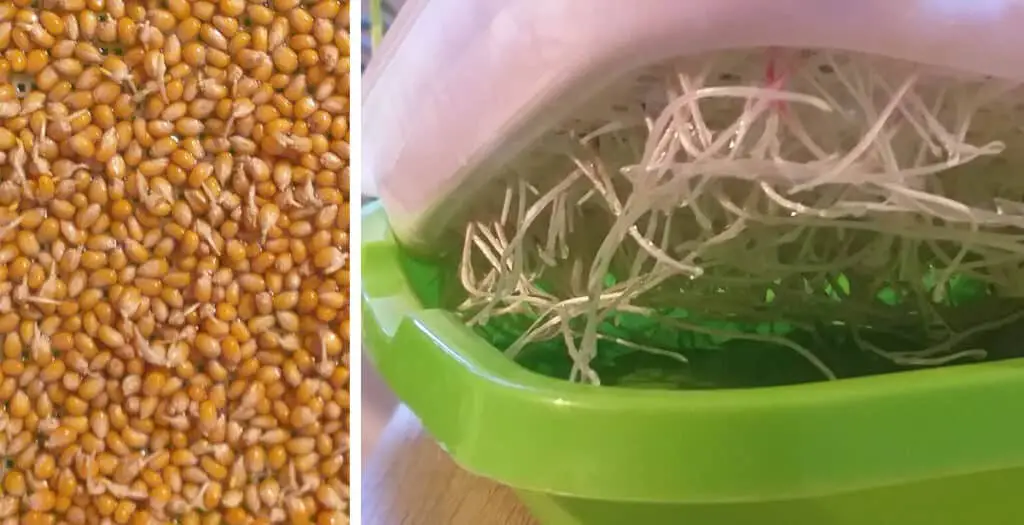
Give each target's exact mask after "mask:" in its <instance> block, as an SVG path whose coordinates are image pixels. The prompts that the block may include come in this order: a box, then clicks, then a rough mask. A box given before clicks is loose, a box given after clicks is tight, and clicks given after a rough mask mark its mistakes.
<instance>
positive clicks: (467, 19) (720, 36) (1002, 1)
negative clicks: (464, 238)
mask: <svg viewBox="0 0 1024 525" xmlns="http://www.w3.org/2000/svg"><path fill="white" fill-rule="evenodd" d="M1021 27H1024V3H1022V2H1019V1H1012V0H901V1H893V0H858V1H849V0H687V1H679V0H635V1H629V2H624V1H622V0H551V1H538V0H475V1H473V2H466V1H465V0H413V1H411V2H409V4H408V5H407V6H406V7H405V8H404V9H403V11H402V12H401V14H400V15H399V16H398V19H397V20H396V22H395V25H394V26H392V28H391V29H390V31H389V32H388V35H387V37H386V38H385V40H384V43H383V44H382V47H381V49H380V50H379V51H378V52H377V55H376V56H375V57H374V60H373V61H372V63H371V64H370V66H369V69H368V70H367V73H366V76H365V80H364V94H363V95H364V106H363V107H364V110H363V111H364V113H363V115H364V122H363V139H364V140H363V154H364V155H363V166H364V168H363V177H364V181H365V184H366V186H365V187H366V188H369V189H375V190H376V192H377V193H379V195H380V196H381V198H382V199H383V201H384V203H385V206H386V208H387V210H388V214H389V216H390V217H391V219H392V223H393V226H394V227H395V230H396V233H397V234H398V236H399V237H400V238H401V239H402V240H403V242H404V243H405V244H406V245H408V246H410V247H413V248H417V247H420V248H430V247H431V245H432V243H433V242H434V240H436V239H437V238H438V237H440V236H442V235H443V234H444V233H445V232H446V231H447V229H446V227H447V226H448V225H449V224H450V222H451V221H453V220H454V219H455V218H456V217H457V216H458V214H459V213H460V211H461V210H462V206H461V204H462V203H465V202H468V201H469V199H471V197H472V195H473V192H474V191H477V190H478V189H479V188H480V187H482V186H485V185H486V183H487V182H488V181H489V180H490V179H489V177H493V176H494V175H495V174H497V173H498V171H499V169H500V167H501V166H503V165H505V164H506V163H507V162H508V160H509V159H512V158H515V157H516V156H517V155H518V154H519V153H520V152H521V151H522V150H523V149H524V148H525V147H526V146H528V145H529V144H530V143H532V142H533V141H535V140H536V139H537V138H538V137H539V136H540V135H541V134H542V133H543V132H544V131H546V130H548V129H550V127H551V126H552V125H553V124H554V123H556V122H559V121H561V120H563V119H564V118H565V117H566V116H567V115H572V114H573V111H574V110H576V109H577V107H578V106H579V104H580V103H581V102H584V101H586V100H587V98H588V96H589V95H591V94H594V93H597V92H599V91H600V90H601V89H602V88H603V87H604V86H606V85H609V84H611V83H612V82H613V81H614V80H615V79H616V78H619V77H621V76H623V75H628V74H630V72H632V71H635V70H637V69H639V68H642V67H645V66H647V65H650V64H654V63H657V62H660V61H662V60H665V59H668V58H672V57H677V56H681V55H691V54H698V53H703V52H708V51H714V50H721V49H728V48H749V47H761V46H780V47H799V48H831V49H841V50H849V51H857V52H862V53H871V54H878V55H885V56H890V57H894V58H899V59H907V60H911V61H914V62H919V63H923V64H931V65H936V66H943V67H949V68H953V69H957V70H962V71H965V72H972V73H978V74H986V75H993V76H998V77H1005V78H1015V79H1021V78H1024V31H1021V30H1020V28H1021Z"/></svg>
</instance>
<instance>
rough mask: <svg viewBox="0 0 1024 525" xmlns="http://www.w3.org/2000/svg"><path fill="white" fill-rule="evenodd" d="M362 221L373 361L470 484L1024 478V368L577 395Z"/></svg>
mask: <svg viewBox="0 0 1024 525" xmlns="http://www.w3.org/2000/svg"><path fill="white" fill-rule="evenodd" d="M361 215H362V217H361V220H362V227H361V234H362V239H361V256H362V284H363V286H362V290H361V291H360V293H361V308H362V323H363V341H364V343H365V344H364V349H365V350H366V355H367V357H368V358H369V360H370V361H371V362H372V363H373V364H374V366H375V367H376V368H377V370H378V371H379V373H380V374H381V375H382V376H383V377H384V380H385V381H386V382H387V383H388V384H389V386H390V387H391V388H392V389H393V390H394V391H395V392H396V393H397V395H398V396H399V398H400V399H401V400H402V401H403V402H404V403H405V404H406V405H408V406H409V407H410V409H411V410H412V411H413V412H414V413H415V414H416V415H417V416H418V417H419V418H420V419H421V421H422V422H423V425H424V427H425V428H426V429H427V431H428V432H430V434H431V435H432V436H433V437H434V438H435V439H437V440H438V442H439V443H440V444H441V446H442V447H443V448H444V449H445V450H446V451H447V452H448V453H449V454H450V455H451V456H452V457H453V459H454V460H455V461H456V462H457V463H458V464H459V465H460V466H462V467H463V468H465V469H466V470H469V471H470V472H473V473H476V474H479V475H482V476H485V477H488V478H491V479H493V480H496V481H498V482H501V483H504V484H506V485H509V486H511V487H513V488H516V489H520V490H529V491H536V492H544V493H551V494H557V495H564V496H573V497H580V498H591V499H601V500H612V501H641V502H658V503H726V502H743V501H768V500H786V499H797V498H809V497H816V496H826V495H831V494H837V493H841V492H851V491H858V490H866V489H874V488H878V487H884V486H892V485H899V484H906V483H913V482H915V481H923V480H932V479H936V478H943V477H953V476H959V475H965V474H972V473H978V472H985V471H992V470H999V469H1009V468H1019V467H1024V421H1022V418H1020V416H1019V415H1020V414H1022V413H1024V359H1015V360H1007V361H1000V362H994V363H980V364H971V365H961V366H955V367H946V368H939V369H932V370H918V371H908V372H900V373H895V374H887V375H880V376H872V377H864V378H855V379H843V380H839V381H833V382H821V383H812V384H803V385H794V386H780V387H768V388H756V389H728V390H712V391H685V392H682V391H669V390H664V391H659V390H640V389H637V390H632V389H621V388H602V387H593V386H589V385H581V384H573V383H569V382H568V381H560V380H557V379H552V378H548V377H545V376H542V375H540V374H537V373H534V372H532V371H529V370H527V369H525V368H523V367H520V366H519V365H517V364H515V363H514V362H512V361H510V360H508V359H507V358H505V357H504V356H503V355H502V354H501V352H500V351H498V350H497V349H496V348H494V347H493V346H491V345H490V344H489V343H488V342H487V341H485V340H483V339H482V338H481V337H479V336H478V335H477V334H476V333H474V332H473V331H472V330H470V329H469V328H468V327H466V326H465V325H464V324H462V323H461V322H460V321H459V320H458V319H457V318H456V317H455V316H454V315H453V314H451V313H449V312H445V311H441V310H431V309H427V308H425V307H424V306H423V305H422V304H421V303H420V302H419V300H418V299H417V297H416V295H415V294H414V292H413V291H412V288H411V287H410V285H409V283H408V281H407V280H406V276H405V274H404V272H403V271H402V268H401V266H400V264H399V260H398V256H397V254H398V252H397V250H398V244H397V242H396V240H395V239H394V237H393V236H392V234H391V231H390V229H389V227H388V222H387V216H386V213H385V211H384V210H383V208H382V207H381V206H380V205H379V204H377V203H372V204H369V205H366V206H364V208H363V210H362V214H361Z"/></svg>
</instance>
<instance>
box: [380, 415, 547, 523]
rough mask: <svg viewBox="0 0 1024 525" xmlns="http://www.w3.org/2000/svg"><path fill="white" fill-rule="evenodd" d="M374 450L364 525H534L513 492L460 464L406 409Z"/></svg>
mask: <svg viewBox="0 0 1024 525" xmlns="http://www.w3.org/2000/svg"><path fill="white" fill-rule="evenodd" d="M372 448H373V452H372V453H371V454H370V457H369V459H368V460H367V461H366V462H364V464H363V491H362V494H363V496H362V497H363V501H362V508H363V524H364V525H536V521H534V520H533V518H531V517H530V515H529V513H528V512H527V511H526V509H525V508H524V507H523V506H522V505H521V504H520V503H519V501H518V500H517V499H516V496H515V494H514V493H513V492H512V491H511V490H509V489H507V488H505V487H502V486H500V485H498V484H496V483H493V482H491V481H488V480H485V479H481V478H479V477H476V476H473V475H472V474H469V473H467V472H465V471H463V470H462V469H460V468H459V467H458V466H456V465H455V463H454V462H452V460H451V458H449V457H448V455H447V454H446V453H445V452H444V451H442V450H441V449H440V448H439V447H438V446H437V444H436V443H435V442H434V440H433V439H431V438H430V436H429V435H427V434H426V433H425V432H424V431H423V428H422V426H421V425H420V423H419V421H418V420H417V419H416V416H415V415H413V414H412V413H411V412H410V411H409V410H408V409H407V408H405V407H404V406H401V405H400V406H399V407H398V408H397V410H396V411H395V412H394V415H393V416H392V417H391V419H390V421H389V422H388V424H387V426H386V427H384V429H383V430H382V432H381V433H380V437H379V440H378V442H377V443H374V444H372Z"/></svg>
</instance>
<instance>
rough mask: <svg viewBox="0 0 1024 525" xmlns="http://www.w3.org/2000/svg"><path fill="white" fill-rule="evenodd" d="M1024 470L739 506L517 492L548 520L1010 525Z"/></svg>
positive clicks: (572, 523) (587, 523) (1015, 518)
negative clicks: (618, 500)
mask: <svg viewBox="0 0 1024 525" xmlns="http://www.w3.org/2000/svg"><path fill="white" fill-rule="evenodd" d="M1020 487H1024V469H1008V470H1002V471H997V472H988V473H984V474H975V475H971V476H960V477H956V478H945V479H940V480H932V481H927V482H920V483H911V484H907V485H902V486H893V487H885V488H879V489H872V490H866V491H859V492H852V493H849V494H841V495H833V496H826V497H817V498H807V499H802V500H795V501H774V502H760V503H742V504H741V503H736V504H705V505H698V504H688V505H687V504H670V503H664V504H651V503H625V502H616V501H598V500H586V499H579V498H569V497H560V496H555V495H551V494H545V493H540V492H529V491H517V494H518V495H519V498H520V499H521V500H522V501H523V503H524V504H525V505H526V506H527V508H529V509H530V512H531V513H532V514H533V515H534V516H535V517H536V518H537V519H538V521H539V522H540V523H541V525H624V524H628V523H636V524H641V525H1004V524H1006V525H1011V524H1016V523H1022V522H1024V516H1022V513H1024V502H1022V501H1021V497H1020Z"/></svg>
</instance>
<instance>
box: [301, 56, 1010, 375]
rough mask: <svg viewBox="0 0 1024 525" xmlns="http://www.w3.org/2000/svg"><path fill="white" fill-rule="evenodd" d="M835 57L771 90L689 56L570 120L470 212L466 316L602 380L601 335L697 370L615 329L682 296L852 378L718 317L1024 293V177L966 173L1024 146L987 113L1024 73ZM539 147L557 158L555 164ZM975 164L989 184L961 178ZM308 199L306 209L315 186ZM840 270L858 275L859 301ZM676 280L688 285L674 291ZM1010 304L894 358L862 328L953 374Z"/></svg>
mask: <svg viewBox="0 0 1024 525" xmlns="http://www.w3.org/2000/svg"><path fill="white" fill-rule="evenodd" d="M730 56H733V57H734V58H736V59H737V60H735V61H734V62H735V63H738V64H739V66H737V67H742V66H743V65H744V64H747V66H748V67H749V68H750V69H751V70H752V71H759V70H761V71H763V61H764V60H765V58H764V55H763V54H762V55H758V54H757V53H754V54H747V55H743V54H742V53H740V52H737V53H735V54H733V55H730ZM769 56H771V54H769ZM823 56H824V64H825V65H827V66H828V68H827V69H825V68H824V66H822V68H821V69H819V67H818V65H819V64H822V62H821V61H793V63H787V67H789V68H790V69H789V70H787V71H785V72H784V73H783V75H782V77H780V78H781V79H776V80H775V81H773V82H771V83H767V84H770V85H767V86H759V85H721V84H719V85H712V84H710V83H711V82H712V81H714V79H718V78H725V76H723V75H721V73H722V71H721V70H719V69H716V68H717V67H719V66H721V64H724V63H725V62H726V61H725V60H724V59H723V60H721V61H720V62H719V61H717V59H711V60H708V59H707V58H704V59H695V60H690V61H688V62H683V63H682V64H681V65H679V66H678V67H677V66H671V67H667V68H662V69H659V70H658V71H657V73H658V74H659V75H662V77H663V79H664V82H662V83H661V84H660V85H659V87H651V84H652V83H647V84H643V85H639V84H638V86H639V87H637V86H627V87H628V89H627V90H626V91H624V92H625V93H627V100H626V103H625V104H624V103H623V100H622V99H621V98H618V99H615V100H616V104H617V105H618V106H630V104H632V105H631V106H630V107H628V108H627V109H621V108H616V109H614V110H607V108H602V109H601V110H596V111H595V115H597V116H595V117H594V118H592V119H591V120H587V119H586V118H585V117H589V116H592V115H584V117H581V118H580V119H577V120H575V121H573V122H571V123H570V124H569V125H568V128H565V129H562V128H559V129H556V130H555V131H554V132H553V133H552V134H551V136H550V137H549V138H550V140H549V141H547V143H546V144H544V145H543V148H538V150H537V151H535V152H532V158H531V159H530V162H536V164H530V165H529V166H527V165H526V164H525V162H526V161H524V164H523V166H522V167H521V166H519V165H518V164H516V165H513V166H510V168H509V171H510V172H511V173H510V174H509V175H510V176H509V177H507V178H504V179H503V180H506V181H509V182H508V183H507V185H505V186H503V187H501V188H500V191H496V192H495V199H494V201H493V202H490V203H489V206H484V207H482V209H484V210H487V211H484V212H481V215H479V216H474V217H473V218H472V219H471V220H470V221H468V222H467V224H466V225H465V230H464V238H463V244H462V253H461V257H460V261H459V273H458V281H459V283H460V284H461V286H462V288H463V290H464V291H465V292H466V294H467V298H466V300H465V301H464V302H463V304H462V305H461V306H460V307H459V308H460V311H461V312H462V313H463V315H464V316H465V318H466V320H467V322H468V323H469V324H470V325H483V324H486V323H488V322H489V321H490V320H491V319H494V318H495V317H498V316H504V315H520V316H526V317H527V318H529V319H530V320H531V322H530V323H529V325H528V326H524V328H523V330H524V331H523V332H522V333H520V334H519V336H518V339H517V340H516V341H515V342H513V343H512V344H511V345H509V346H508V347H507V348H506V354H507V355H509V356H510V357H513V358H515V357H516V356H518V355H519V354H520V353H521V352H522V350H524V349H525V348H526V347H527V346H529V345H531V344H535V343H538V342H542V341H560V342H561V343H563V344H564V346H565V348H566V351H567V352H568V354H569V357H570V359H571V360H572V372H571V377H570V379H571V380H574V381H585V382H590V383H594V384H599V383H600V382H601V379H600V377H599V376H598V374H597V372H596V371H595V370H594V369H593V367H592V362H593V359H594V358H595V357H596V355H597V347H598V343H599V342H600V341H604V342H607V343H614V344H617V345H619V346H620V347H624V348H628V349H632V350H636V351H641V352H647V353H651V354H655V355H661V356H664V357H666V358H668V359H673V360H676V361H678V362H681V363H685V362H686V361H687V358H686V356H685V355H684V354H683V353H680V352H679V351H678V349H675V348H671V349H666V348H659V347H658V346H655V345H650V344H647V343H644V342H641V341H634V340H626V339H623V338H622V337H619V336H617V335H610V334H608V333H604V332H603V331H602V330H603V329H602V325H603V323H605V322H606V321H608V320H611V319H616V318H617V317H616V316H617V315H618V314H620V313H623V312H626V313H633V314H638V315H648V316H654V317H655V318H658V316H660V315H661V313H659V312H660V311H659V310H658V309H656V308H652V307H650V306H648V305H649V304H651V303H652V302H655V303H658V304H665V303H666V301H668V302H669V304H674V305H675V307H676V308H678V309H682V310H685V311H687V312H688V314H690V315H692V316H693V318H692V320H691V319H690V318H689V317H687V318H686V320H685V321H684V320H681V319H675V318H673V319H671V320H667V321H665V322H671V323H674V324H676V325H678V326H677V328H679V329H680V330H682V331H685V332H687V333H690V334H703V335H706V336H710V337H714V338H718V339H725V340H728V339H746V340H751V341H757V342H760V343H764V344H766V345H776V346H783V347H786V348H789V349H790V350H792V351H794V352H796V353H798V354H799V355H801V356H803V357H804V358H805V359H807V360H808V361H809V362H810V363H811V364H812V365H813V366H814V367H816V368H817V369H818V370H820V371H821V373H822V375H823V376H825V377H827V378H835V377H836V373H835V372H834V371H833V370H831V369H830V368H829V366H828V365H827V364H826V363H825V362H823V361H822V360H821V359H820V358H819V357H818V355H816V354H815V353H814V352H813V351H812V350H811V349H809V348H807V347H805V346H803V345H801V344H797V343H795V342H794V341H792V340H790V339H789V338H787V337H785V336H782V335H775V334H767V333H751V332H745V331H743V330H740V329H725V328H710V327H707V326H704V325H702V324H701V322H700V320H703V321H717V320H720V319H726V318H729V319H746V320H747V321H746V322H748V323H752V322H755V321H756V322H763V321H764V320H765V319H766V315H767V314H766V310H765V308H764V302H765V301H766V299H765V296H766V292H768V295H769V296H770V297H771V299H770V300H772V301H776V302H777V303H776V304H777V307H778V308H779V309H782V308H786V309H787V312H788V311H789V310H794V311H796V310H802V314H806V316H805V317H807V316H810V317H813V316H814V315H819V316H824V317H823V319H825V320H826V321H827V322H832V323H834V324H837V325H842V326H859V323H862V322H863V323H869V324H870V323H871V322H874V323H879V324H880V327H879V328H878V329H879V330H882V331H885V330H886V328H884V325H885V324H886V323H895V322H897V320H896V319H894V316H893V314H892V312H891V311H890V310H891V308H892V307H890V306H884V305H881V303H879V302H878V300H877V298H876V297H875V295H873V294H877V293H878V292H879V290H882V289H883V288H885V286H889V285H898V286H900V287H904V288H908V289H910V290H911V292H910V294H909V295H908V297H916V298H917V299H914V300H915V301H918V304H917V306H913V305H910V304H909V303H908V306H904V307H901V308H911V307H914V308H917V309H919V310H920V312H921V313H920V319H918V320H916V321H915V320H914V319H913V318H909V319H910V320H909V321H908V320H906V319H904V320H903V321H902V322H906V323H910V324H911V325H915V323H919V324H917V325H915V326H917V327H918V328H920V329H922V330H924V331H925V332H927V333H931V334H934V333H935V329H934V328H933V326H932V325H933V324H934V322H935V321H942V319H943V317H942V316H943V315H948V314H949V312H948V309H947V310H943V311H940V309H938V308H937V307H936V304H945V303H944V302H947V301H948V300H949V297H948V288H949V286H950V285H949V283H950V282H951V281H952V280H953V279H954V278H955V277H957V276H960V275H966V276H971V277H972V278H980V279H982V281H983V282H986V283H988V284H990V285H992V286H994V289H995V290H996V292H995V294H996V295H1003V296H1006V297H1015V296H1017V295H1020V294H1021V293H1020V292H1019V288H1020V286H1019V285H1015V284H1014V283H1015V282H1016V280H1017V279H1016V278H1015V277H1014V276H1013V274H1012V273H1011V274H1008V273H1007V269H1008V268H1016V269H1020V268H1024V204H1022V203H1021V201H1022V200H1024V186H1022V184H1021V183H1020V182H1019V181H1017V180H1016V179H1014V178H1013V177H1012V176H1010V175H1006V176H1002V177H995V176H988V175H986V174H984V173H983V172H978V173H968V172H966V171H965V170H964V169H957V170H954V168H963V167H969V166H973V165H976V164H977V163H978V161H979V160H981V159H985V158H992V157H995V156H997V155H1002V154H1005V153H1006V152H1011V151H1012V150H1011V148H1010V147H1009V146H1007V144H1006V143H1004V142H1003V141H1002V137H998V136H984V137H982V138H978V133H979V132H978V131H977V129H978V126H979V124H978V123H977V122H975V121H976V120H977V119H976V118H975V115H976V114H977V113H978V111H979V110H980V109H982V108H983V107H986V104H996V103H1001V102H1000V101H1001V100H1004V99H1001V98H1000V97H1006V96H1008V93H1010V92H1011V88H1014V87H1016V86H1009V87H1008V86H1007V83H1005V82H999V81H991V80H985V81H980V80H979V81H973V80H970V81H968V80H963V79H949V78H945V77H939V76H937V75H931V74H930V72H929V71H927V70H926V69H923V68H917V67H908V66H906V65H898V64H894V63H886V62H885V61H884V60H882V59H879V58H872V57H863V56H850V57H845V56H844V59H843V60H837V57H836V56H835V55H834V54H832V53H823ZM751 57H753V58H751ZM846 58H848V59H846ZM769 60H770V58H769ZM734 65H735V64H734ZM759 68H760V69H759ZM741 78H742V76H741ZM747 78H750V75H747ZM892 79H895V81H894V82H891V85H890V82H889V81H890V80H892ZM729 81H732V80H726V81H725V82H729ZM655 84H656V83H655ZM754 84H756V82H754ZM624 85H625V84H624ZM664 86H667V88H666V89H665V91H664V92H662V93H660V94H659V93H656V92H654V91H653V90H655V89H662V87H664ZM891 86H894V87H891ZM937 86H939V87H937ZM630 89H631V90H632V91H629V90H630ZM614 93H615V94H617V95H616V96H619V95H621V93H620V92H619V91H614ZM629 96H632V97H634V98H633V99H629V98H628V97H629ZM651 100H660V102H657V103H651V102H650V101H651ZM1004 102H1005V101H1004ZM1011 102H1012V101H1011ZM996 111H1000V110H998V109H997V110H996ZM1008 111H1009V110H1008ZM609 115H611V117H609ZM581 122H585V124H580V123H581ZM567 137H568V138H567ZM571 137H577V139H572V138H571ZM972 142H978V143H979V144H974V143H972ZM552 150H554V151H556V153H555V154H554V155H551V154H550V151H552ZM542 155H548V156H549V157H550V159H549V160H550V162H549V161H548V160H543V161H538V160H537V159H538V158H540V157H541V156H542ZM544 158H545V159H547V157H544ZM535 166H542V167H543V169H535ZM552 169H554V170H556V171H554V174H555V175H557V176H553V174H552ZM563 169H564V171H557V170H563ZM981 169H982V170H984V169H985V168H981ZM563 173H564V175H561V174H563ZM965 176H966V177H968V178H969V177H974V179H971V180H970V181H967V182H958V181H960V180H961V179H962V178H963V177H965ZM496 190H498V189H497V188H496ZM967 192H970V193H967ZM296 197H297V198H298V200H299V202H303V192H302V189H301V188H299V189H298V190H297V192H296ZM303 203H304V204H305V202H303ZM596 217H601V219H600V221H603V222H597V221H595V220H594V219H595V218H596ZM584 221H585V222H584ZM574 224H576V225H578V224H587V225H588V226H589V227H588V228H584V229H579V228H574V227H573V225H574ZM620 259H622V260H621V261H620ZM623 265H624V266H623ZM620 266H621V267H620ZM930 267H931V268H933V270H932V269H929V268H930ZM929 272H932V273H933V274H934V275H932V274H930V273H929ZM847 274H849V275H847ZM926 275H932V277H930V279H931V281H932V284H925V283H924V281H925V276H926ZM612 276H613V277H612ZM836 276H843V279H846V280H847V281H849V280H850V279H851V277H852V276H858V279H860V280H858V281H856V282H854V283H853V284H852V285H850V284H846V285H845V287H846V288H851V287H852V291H851V290H842V292H841V293H840V292H837V291H836V290H837V286H838V284H837V283H838V281H836ZM861 276H866V277H861ZM609 278H611V281H610V282H609ZM540 282H547V283H548V284H551V282H554V283H555V284H556V287H557V288H558V289H557V290H551V289H548V287H546V286H541V285H540ZM560 282H561V283H565V286H561V287H559V286H558V285H557V283H560ZM666 283H672V286H675V287H678V289H676V290H675V291H674V292H673V293H672V294H666V291H665V290H662V285H665V284H666ZM837 293H838V294H840V295H841V297H842V298H841V299H836V298H835V297H836V294H837ZM829 294H831V295H829ZM794 301H795V302H794ZM783 304H785V305H788V306H782V305H783ZM773 308H774V307H773ZM886 308H889V309H890V310H886ZM943 312H945V313H943ZM802 314H801V315H802ZM914 315H917V314H914ZM1003 315H1005V313H1004V314H1003ZM1011 317H1012V319H1011V318H1010V317H1004V318H1000V319H997V320H995V321H989V322H980V323H978V324H977V325H976V326H974V327H973V328H972V327H968V328H965V329H961V330H960V331H959V332H958V334H957V335H953V336H948V337H946V338H945V342H944V343H941V344H939V345H934V346H931V347H929V348H927V349H924V350H920V351H912V352H892V351H887V350H884V349H881V348H879V347H878V346H876V345H874V344H873V343H871V342H870V341H867V340H866V339H865V338H864V337H862V336H861V333H860V332H861V329H860V328H858V329H856V330H852V334H853V335H852V337H853V340H855V342H856V344H857V345H858V346H859V347H860V348H862V349H864V350H865V351H869V352H873V353H875V354H878V355H880V356H883V357H885V358H886V359H888V360H889V361H891V362H893V363H894V364H896V365H902V366H938V365H941V364H945V363H949V362H954V361H962V360H968V359H980V358H984V357H985V356H986V355H987V354H986V352H985V351H984V350H982V349H978V348H973V347H969V348H967V349H964V348H962V347H963V346H964V345H967V346H970V344H971V340H972V339H971V338H972V337H974V336H977V335H979V334H981V333H983V332H989V331H993V330H997V329H1000V328H1003V327H1005V326H1007V325H1008V324H1009V323H1011V322H1016V321H1017V320H1019V319H1018V317H1019V316H1018V317H1013V316H1011ZM802 319H804V318H801V320H802ZM736 324H737V326H738V325H742V324H744V323H743V322H739V321H737V323H736ZM940 324H945V321H942V323H940ZM801 326H810V325H808V324H806V323H804V324H801ZM866 329H869V330H875V327H871V326H867V328H866ZM912 329H913V328H912Z"/></svg>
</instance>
